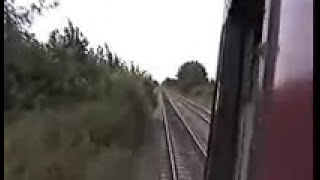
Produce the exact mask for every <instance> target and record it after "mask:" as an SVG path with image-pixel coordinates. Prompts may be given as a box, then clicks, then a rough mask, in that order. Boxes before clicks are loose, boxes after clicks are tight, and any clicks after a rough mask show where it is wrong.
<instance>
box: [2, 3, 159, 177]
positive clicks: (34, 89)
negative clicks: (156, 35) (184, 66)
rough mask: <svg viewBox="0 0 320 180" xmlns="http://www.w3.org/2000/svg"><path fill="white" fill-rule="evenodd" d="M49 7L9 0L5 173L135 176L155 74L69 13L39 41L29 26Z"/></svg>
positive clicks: (152, 100)
mask: <svg viewBox="0 0 320 180" xmlns="http://www.w3.org/2000/svg"><path fill="white" fill-rule="evenodd" d="M55 5H56V4H55ZM55 5H53V6H51V7H54V6H55ZM48 8H50V6H46V5H45V3H43V1H39V3H38V4H34V5H32V6H31V7H30V8H24V9H17V8H16V7H15V6H14V4H13V2H12V1H10V0H5V2H4V21H5V27H4V52H5V54H4V105H5V106H4V158H5V159H4V178H5V179H7V180H13V179H19V180H23V179H38V180H42V179H43V180H51V179H52V180H56V179H59V180H64V179H66V180H67V179H79V180H81V179H90V180H97V179H115V180H116V179H132V178H131V177H133V174H134V173H135V172H134V171H133V161H134V160H135V153H136V152H137V149H138V148H139V147H140V146H141V144H142V143H143V142H142V137H143V136H144V134H143V132H144V128H145V127H144V126H145V121H147V120H148V119H150V118H151V113H152V110H153V108H154V107H155V106H156V98H155V96H154V94H153V89H154V87H155V86H156V85H155V82H154V81H153V80H152V78H151V76H150V75H147V74H146V73H145V72H142V71H141V70H139V68H138V67H136V66H134V65H133V64H131V65H130V66H128V65H126V64H125V63H124V61H122V60H121V59H120V58H119V57H118V56H117V55H116V54H114V53H112V52H111V51H110V50H109V48H108V46H107V45H105V46H99V47H98V48H96V49H92V48H88V40H87V39H86V37H85V36H84V35H83V34H82V33H81V31H80V30H79V28H77V27H75V26H74V25H73V24H72V22H71V21H70V22H69V24H68V26H67V27H65V28H64V30H63V31H62V32H59V31H58V30H54V31H52V33H51V35H50V38H49V42H48V43H41V42H38V41H37V39H36V38H34V37H33V35H32V34H31V33H29V32H28V31H27V29H26V26H28V25H31V24H32V20H33V16H35V15H37V14H38V13H39V12H41V11H43V10H44V9H48Z"/></svg>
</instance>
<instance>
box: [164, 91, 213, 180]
mask: <svg viewBox="0 0 320 180" xmlns="http://www.w3.org/2000/svg"><path fill="white" fill-rule="evenodd" d="M161 99H162V100H161V106H162V116H163V127H164V131H165V133H164V134H165V138H163V139H164V142H165V143H164V144H165V146H162V148H163V147H166V148H164V150H163V155H162V158H163V160H162V167H161V173H160V179H161V180H198V179H202V178H203V173H204V165H205V159H206V156H207V142H208V134H209V122H207V120H204V119H202V117H201V116H200V115H199V113H196V109H195V108H194V109H193V110H191V108H192V107H191V105H189V106H190V107H189V108H188V107H187V105H186V102H183V101H180V100H176V99H173V98H172V97H171V96H170V95H169V94H168V93H167V92H166V91H163V92H162V93H161Z"/></svg>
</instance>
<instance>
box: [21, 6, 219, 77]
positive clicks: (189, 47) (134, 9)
mask: <svg viewBox="0 0 320 180" xmlns="http://www.w3.org/2000/svg"><path fill="white" fill-rule="evenodd" d="M26 2H34V0H20V3H22V4H24V3H26ZM223 8H224V0H90V1H89V0H60V6H59V7H58V8H56V9H54V10H51V11H50V12H46V13H45V15H44V16H42V17H39V18H36V19H35V23H34V25H33V27H32V29H31V31H32V32H34V33H36V36H37V38H38V39H40V40H41V41H47V40H48V35H49V32H50V31H51V30H53V29H55V28H61V27H63V26H65V25H66V24H67V19H68V18H70V19H71V20H72V22H73V23H74V24H75V25H76V26H79V27H80V29H81V30H82V31H83V32H84V34H85V36H86V37H87V38H88V39H89V41H90V43H91V44H90V46H96V45H98V44H103V43H104V42H106V43H108V45H109V46H110V48H111V50H112V51H113V52H115V53H117V54H118V55H119V56H120V57H121V58H122V59H124V60H127V61H128V62H129V61H131V60H132V61H133V62H134V63H135V64H137V65H139V66H140V68H141V69H144V70H147V71H148V72H149V73H150V74H152V76H153V77H154V78H155V79H157V80H159V81H162V80H163V79H165V78H166V77H167V76H168V77H175V75H176V73H177V70H178V67H179V66H180V65H181V64H182V63H184V62H185V61H187V60H198V61H199V62H201V63H202V64H203V65H204V66H205V67H206V69H207V71H208V73H209V77H215V73H216V62H217V57H218V47H219V41H220V29H221V26H222V16H223V10H224V9H223Z"/></svg>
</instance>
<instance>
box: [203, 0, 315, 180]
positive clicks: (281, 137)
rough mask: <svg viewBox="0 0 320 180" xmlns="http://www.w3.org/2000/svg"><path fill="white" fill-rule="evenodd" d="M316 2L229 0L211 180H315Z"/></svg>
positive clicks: (207, 172) (215, 94)
mask: <svg viewBox="0 0 320 180" xmlns="http://www.w3.org/2000/svg"><path fill="white" fill-rule="evenodd" d="M313 3H314V2H313V1H312V0H226V1H225V15H224V20H223V26H222V31H221V38H220V39H221V40H220V50H219V57H218V68H217V75H216V83H215V86H214V92H213V101H212V103H213V105H212V110H211V125H210V134H209V142H208V149H207V154H208V156H207V159H206V162H205V173H204V174H205V177H204V179H205V180H286V179H290V180H302V179H303V180H311V179H313V157H314V151H313Z"/></svg>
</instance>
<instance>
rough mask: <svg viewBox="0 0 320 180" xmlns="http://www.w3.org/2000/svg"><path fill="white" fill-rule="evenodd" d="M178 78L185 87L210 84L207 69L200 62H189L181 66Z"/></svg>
mask: <svg viewBox="0 0 320 180" xmlns="http://www.w3.org/2000/svg"><path fill="white" fill-rule="evenodd" d="M177 78H178V81H179V83H180V84H182V85H183V86H191V85H195V84H202V83H206V82H208V78H207V72H206V69H205V68H204V66H203V65H202V64H201V63H199V62H198V61H189V62H186V63H184V64H183V65H182V66H180V68H179V70H178V74H177Z"/></svg>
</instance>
